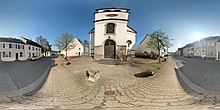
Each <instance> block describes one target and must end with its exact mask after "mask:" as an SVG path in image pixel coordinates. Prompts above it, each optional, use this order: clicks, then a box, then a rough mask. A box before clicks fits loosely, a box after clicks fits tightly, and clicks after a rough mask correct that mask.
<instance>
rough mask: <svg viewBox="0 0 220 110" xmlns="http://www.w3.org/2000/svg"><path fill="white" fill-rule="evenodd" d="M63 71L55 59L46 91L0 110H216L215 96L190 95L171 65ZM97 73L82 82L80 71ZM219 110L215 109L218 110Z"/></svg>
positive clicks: (79, 62)
mask: <svg viewBox="0 0 220 110" xmlns="http://www.w3.org/2000/svg"><path fill="white" fill-rule="evenodd" d="M70 62H71V64H70V65H63V61H62V59H60V58H57V59H56V61H55V64H56V65H55V66H54V67H53V68H52V70H51V72H50V75H49V76H48V79H47V81H46V83H45V85H44V86H43V87H42V88H41V90H39V91H38V92H37V93H35V94H34V95H32V96H27V97H14V98H11V101H10V102H2V103H1V104H0V109H1V108H5V109H7V108H10V109H13V108H16V109H19V108H22V109H23V108H27V109H28V108H31V109H34V108H35V109H40V108H50V109H51V108H55V109H62V108H63V109H64V108H65V109H67V108H71V109H102V108H104V109H110V110H112V109H161V108H163V109H201V108H206V109H212V108H213V109H215V108H218V102H219V100H217V99H218V96H216V95H207V96H205V95H202V94H198V93H195V92H193V91H192V90H191V89H189V88H188V87H187V86H185V85H184V84H182V82H181V80H179V79H178V78H177V76H176V73H175V70H174V64H173V61H172V59H168V60H167V62H165V63H163V64H162V65H158V64H157V63H156V62H157V61H155V60H146V59H142V60H140V59H137V61H136V60H135V61H133V63H129V64H126V65H104V64H98V63H97V62H93V61H92V59H90V58H89V57H81V58H74V59H71V60H70ZM156 67H159V68H161V69H160V70H159V71H158V72H157V73H156V75H155V76H152V77H147V78H136V77H134V76H133V74H134V73H139V72H143V71H146V70H148V69H154V68H156ZM88 69H93V70H96V69H97V70H99V71H100V73H101V77H100V79H99V80H98V81H97V82H95V83H93V82H89V81H87V80H85V71H86V70H88ZM219 107H220V106H219Z"/></svg>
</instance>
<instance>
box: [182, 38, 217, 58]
mask: <svg viewBox="0 0 220 110" xmlns="http://www.w3.org/2000/svg"><path fill="white" fill-rule="evenodd" d="M219 41H220V36H210V37H207V38H203V39H200V40H199V41H196V42H193V43H190V44H187V45H186V46H184V47H182V49H183V56H185V57H201V58H213V59H218V55H219V54H218V52H220V48H219V47H218V46H219Z"/></svg>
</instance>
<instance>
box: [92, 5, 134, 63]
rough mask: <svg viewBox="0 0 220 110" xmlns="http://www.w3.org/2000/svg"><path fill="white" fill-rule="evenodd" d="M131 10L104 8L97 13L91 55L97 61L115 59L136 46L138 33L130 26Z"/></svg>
mask: <svg viewBox="0 0 220 110" xmlns="http://www.w3.org/2000/svg"><path fill="white" fill-rule="evenodd" d="M128 16H129V9H126V8H102V9H97V10H96V13H95V21H94V26H95V27H94V28H93V29H92V30H91V31H90V32H89V35H90V55H91V56H93V57H94V58H95V59H97V60H99V59H103V58H111V59H115V58H116V57H117V56H118V54H119V51H125V52H127V51H129V50H130V49H131V48H132V47H133V45H134V44H135V40H136V38H135V36H136V33H137V32H136V31H135V30H134V29H132V28H131V27H129V26H128V21H129V20H128Z"/></svg>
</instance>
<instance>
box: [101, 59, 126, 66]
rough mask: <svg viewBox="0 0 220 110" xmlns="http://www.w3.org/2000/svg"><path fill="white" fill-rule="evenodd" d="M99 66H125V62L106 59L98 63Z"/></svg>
mask: <svg viewBox="0 0 220 110" xmlns="http://www.w3.org/2000/svg"><path fill="white" fill-rule="evenodd" d="M98 63H99V64H106V65H122V64H125V63H126V62H125V61H118V60H116V59H110V58H105V59H100V60H99V61H98Z"/></svg>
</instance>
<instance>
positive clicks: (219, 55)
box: [218, 52, 220, 60]
mask: <svg viewBox="0 0 220 110" xmlns="http://www.w3.org/2000/svg"><path fill="white" fill-rule="evenodd" d="M219 59H220V52H218V60H219Z"/></svg>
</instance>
